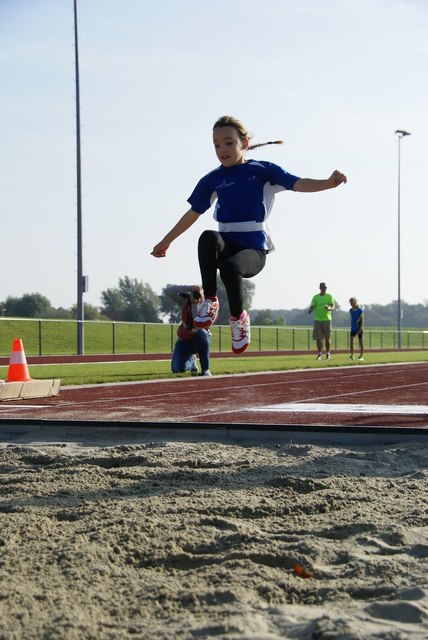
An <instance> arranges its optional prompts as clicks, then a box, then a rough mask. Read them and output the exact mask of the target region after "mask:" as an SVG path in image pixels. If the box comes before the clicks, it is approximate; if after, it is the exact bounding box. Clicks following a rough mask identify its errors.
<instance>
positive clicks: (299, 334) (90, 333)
mask: <svg viewBox="0 0 428 640" xmlns="http://www.w3.org/2000/svg"><path fill="white" fill-rule="evenodd" d="M78 326H79V323H78V321H76V320H56V319H53V320H50V319H44V320H39V319H24V318H0V355H2V356H8V355H10V352H11V346H12V342H13V340H14V339H15V338H20V339H21V340H22V341H23V344H24V348H25V353H26V354H27V355H75V354H77V353H78V346H77V344H78V342H77V340H78V338H77V336H78ZM177 326H178V325H170V324H155V323H139V322H132V323H130V322H129V323H128V322H106V321H91V320H85V321H84V322H83V329H84V331H83V335H84V352H85V354H120V353H123V354H126V353H171V352H172V351H173V349H174V344H175V340H176V333H177ZM212 333H213V336H212V343H211V351H213V352H226V353H227V352H231V340H230V329H229V327H228V326H221V325H220V326H219V325H214V326H213V327H212ZM251 333H252V341H251V345H250V347H249V351H250V352H251V351H253V352H257V351H271V352H275V351H313V350H314V348H315V343H314V341H313V340H312V327H272V326H267V327H265V326H263V327H259V326H252V327H251ZM401 340H402V349H427V348H428V331H426V330H421V329H417V330H416V329H415V330H403V331H402V333H401ZM331 341H332V348H333V349H334V350H335V351H344V350H348V349H349V330H347V329H344V328H341V329H334V330H333V334H332V340H331ZM364 345H365V349H366V350H371V349H373V350H379V349H382V350H391V349H397V348H398V332H397V331H391V330H388V329H366V328H365V329H364ZM356 346H357V345H356Z"/></svg>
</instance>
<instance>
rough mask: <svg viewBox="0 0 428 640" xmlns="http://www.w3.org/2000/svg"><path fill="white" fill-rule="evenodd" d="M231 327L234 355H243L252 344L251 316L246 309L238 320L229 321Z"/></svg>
mask: <svg viewBox="0 0 428 640" xmlns="http://www.w3.org/2000/svg"><path fill="white" fill-rule="evenodd" d="M229 326H230V330H231V331H232V351H233V353H243V352H244V351H245V349H248V347H249V346H250V342H251V331H250V316H249V315H248V313H247V312H246V311H245V309H244V311H243V312H242V314H241V317H240V318H238V320H232V318H231V319H230V320H229Z"/></svg>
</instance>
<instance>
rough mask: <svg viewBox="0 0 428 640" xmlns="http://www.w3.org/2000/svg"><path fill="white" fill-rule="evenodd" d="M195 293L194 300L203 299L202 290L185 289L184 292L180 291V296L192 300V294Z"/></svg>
mask: <svg viewBox="0 0 428 640" xmlns="http://www.w3.org/2000/svg"><path fill="white" fill-rule="evenodd" d="M192 293H193V298H194V300H200V299H201V293H200V291H193V292H192V291H185V292H184V293H180V296H181V297H182V298H186V299H187V300H190V296H191V295H192Z"/></svg>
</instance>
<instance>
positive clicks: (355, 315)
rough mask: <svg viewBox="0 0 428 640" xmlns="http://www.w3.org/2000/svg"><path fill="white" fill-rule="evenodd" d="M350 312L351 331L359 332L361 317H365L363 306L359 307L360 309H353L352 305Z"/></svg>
mask: <svg viewBox="0 0 428 640" xmlns="http://www.w3.org/2000/svg"><path fill="white" fill-rule="evenodd" d="M349 313H350V315H351V332H352V333H357V331H358V330H359V328H360V325H361V319H362V318H363V317H364V311H363V310H362V308H361V307H359V309H353V308H352V307H351V308H350V309H349Z"/></svg>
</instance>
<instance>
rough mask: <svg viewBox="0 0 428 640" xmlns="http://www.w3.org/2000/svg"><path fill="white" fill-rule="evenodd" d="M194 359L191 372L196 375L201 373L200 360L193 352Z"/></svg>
mask: <svg viewBox="0 0 428 640" xmlns="http://www.w3.org/2000/svg"><path fill="white" fill-rule="evenodd" d="M192 360H193V363H192V366H191V367H190V373H192V374H194V375H196V374H198V373H199V368H198V361H197V359H196V355H195V354H193V356H192Z"/></svg>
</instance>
